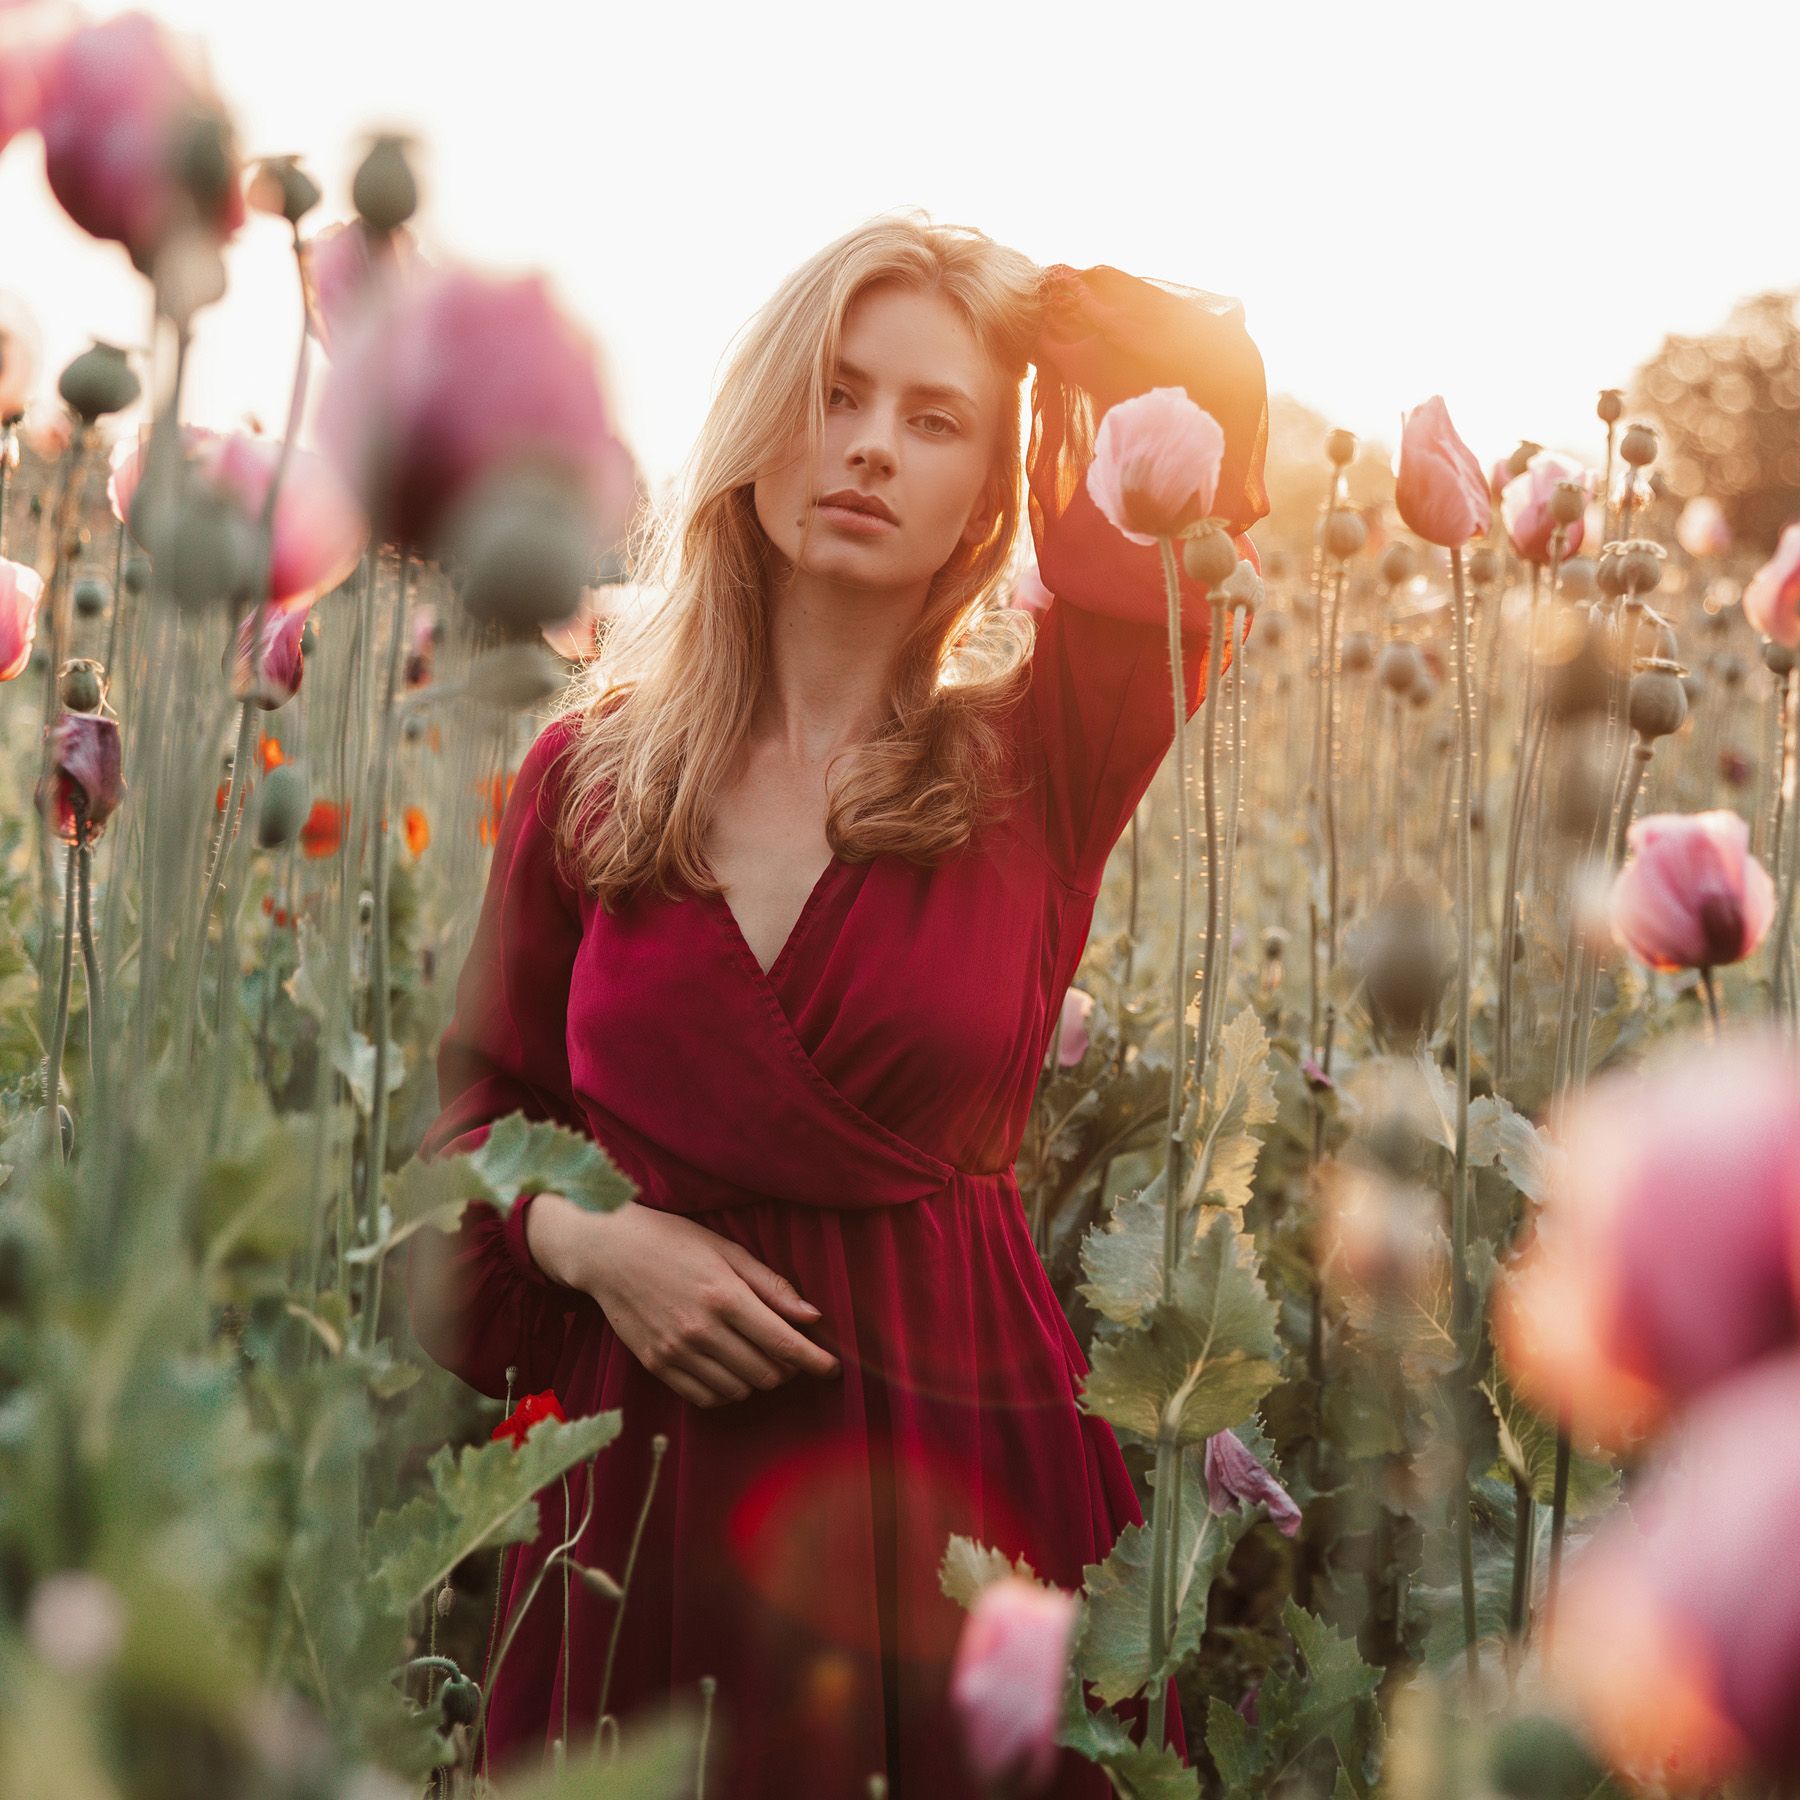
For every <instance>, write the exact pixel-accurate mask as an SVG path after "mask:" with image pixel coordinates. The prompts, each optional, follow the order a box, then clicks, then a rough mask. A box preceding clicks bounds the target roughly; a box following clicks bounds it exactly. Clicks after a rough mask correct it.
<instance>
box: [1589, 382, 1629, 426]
mask: <svg viewBox="0 0 1800 1800" xmlns="http://www.w3.org/2000/svg"><path fill="white" fill-rule="evenodd" d="M1594 411H1595V413H1596V414H1597V415H1598V417H1599V419H1600V423H1601V424H1602V425H1616V424H1618V422H1619V420H1620V419H1621V418H1623V417H1624V415H1625V395H1624V393H1623V392H1622V391H1621V390H1620V389H1618V388H1602V389H1601V390H1600V401H1599V404H1598V405H1597V406H1596V407H1595V408H1594Z"/></svg>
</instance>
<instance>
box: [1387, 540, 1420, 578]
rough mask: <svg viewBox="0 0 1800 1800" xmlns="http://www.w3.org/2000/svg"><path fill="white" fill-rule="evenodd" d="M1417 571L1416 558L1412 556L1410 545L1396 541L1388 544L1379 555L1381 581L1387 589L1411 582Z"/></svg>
mask: <svg viewBox="0 0 1800 1800" xmlns="http://www.w3.org/2000/svg"><path fill="white" fill-rule="evenodd" d="M1417 571H1418V558H1417V557H1416V556H1415V555H1414V554H1413V547H1412V545H1411V544H1408V543H1406V542H1404V541H1403V540H1402V541H1396V542H1395V543H1392V544H1389V545H1388V547H1387V548H1386V549H1385V550H1384V551H1382V553H1381V579H1382V580H1383V581H1385V582H1386V583H1387V584H1388V586H1389V587H1399V586H1400V584H1401V583H1402V582H1406V581H1411V580H1412V578H1413V576H1414V575H1415V574H1416V573H1417Z"/></svg>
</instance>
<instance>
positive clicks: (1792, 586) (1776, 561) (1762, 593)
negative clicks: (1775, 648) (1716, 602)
mask: <svg viewBox="0 0 1800 1800" xmlns="http://www.w3.org/2000/svg"><path fill="white" fill-rule="evenodd" d="M1744 617H1745V618H1746V619H1748V620H1749V621H1750V623H1751V624H1752V625H1753V626H1755V627H1756V629H1757V630H1758V631H1760V632H1761V633H1762V634H1763V636H1764V637H1766V638H1772V639H1774V641H1775V642H1776V643H1778V644H1784V645H1786V646H1787V648H1788V649H1790V650H1794V649H1800V519H1796V520H1795V521H1794V523H1793V524H1791V525H1788V526H1785V527H1784V528H1783V530H1782V533H1781V539H1780V542H1779V543H1777V544H1776V546H1775V554H1774V555H1773V556H1771V557H1770V558H1769V560H1768V561H1767V562H1766V563H1764V564H1763V566H1762V567H1761V568H1760V569H1758V570H1757V571H1756V573H1755V574H1754V575H1752V576H1751V577H1750V579H1749V580H1748V581H1747V582H1746V583H1745V584H1744Z"/></svg>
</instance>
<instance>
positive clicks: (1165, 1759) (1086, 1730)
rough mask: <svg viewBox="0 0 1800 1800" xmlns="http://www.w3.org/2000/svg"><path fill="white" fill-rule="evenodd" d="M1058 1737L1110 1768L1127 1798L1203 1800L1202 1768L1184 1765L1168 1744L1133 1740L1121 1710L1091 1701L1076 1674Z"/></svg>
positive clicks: (1066, 1694) (1065, 1696) (1066, 1692)
mask: <svg viewBox="0 0 1800 1800" xmlns="http://www.w3.org/2000/svg"><path fill="white" fill-rule="evenodd" d="M1056 1741H1057V1742H1058V1743H1059V1744H1062V1745H1064V1746H1066V1747H1067V1748H1068V1749H1070V1750H1074V1751H1076V1752H1078V1753H1079V1754H1080V1755H1082V1756H1085V1757H1086V1758H1087V1759H1088V1761H1089V1762H1091V1763H1098V1764H1099V1765H1100V1767H1101V1768H1103V1769H1108V1770H1110V1771H1111V1772H1112V1774H1113V1775H1114V1776H1115V1777H1116V1780H1115V1782H1114V1786H1115V1789H1116V1791H1118V1792H1121V1793H1123V1794H1124V1795H1125V1796H1126V1800H1199V1793H1200V1776H1199V1771H1198V1770H1196V1769H1192V1768H1183V1767H1182V1764H1181V1760H1180V1758H1179V1757H1177V1756H1176V1754H1175V1752H1174V1751H1173V1750H1170V1749H1168V1748H1166V1747H1165V1748H1163V1749H1157V1750H1148V1749H1145V1748H1144V1747H1143V1746H1142V1745H1140V1744H1135V1743H1133V1742H1132V1739H1131V1730H1130V1728H1129V1727H1128V1726H1127V1725H1126V1723H1125V1721H1124V1720H1123V1719H1121V1718H1120V1717H1119V1715H1118V1714H1117V1713H1115V1712H1113V1711H1111V1710H1110V1709H1109V1708H1107V1707H1094V1706H1090V1705H1089V1704H1088V1703H1087V1701H1086V1700H1085V1699H1084V1698H1083V1697H1082V1687H1081V1682H1080V1681H1079V1680H1078V1679H1071V1680H1070V1682H1069V1684H1068V1687H1067V1688H1066V1689H1065V1690H1064V1693H1063V1713H1062V1720H1061V1723H1060V1726H1059V1729H1058V1733H1057V1739H1056Z"/></svg>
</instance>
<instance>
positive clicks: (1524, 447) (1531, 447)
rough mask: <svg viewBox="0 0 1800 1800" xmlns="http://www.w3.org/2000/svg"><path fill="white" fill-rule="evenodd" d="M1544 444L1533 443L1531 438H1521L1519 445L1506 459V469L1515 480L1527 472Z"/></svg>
mask: <svg viewBox="0 0 1800 1800" xmlns="http://www.w3.org/2000/svg"><path fill="white" fill-rule="evenodd" d="M1543 447H1544V446H1543V445H1542V444H1536V443H1533V442H1532V440H1531V439H1530V438H1521V439H1520V440H1519V447H1518V448H1517V449H1516V450H1515V451H1514V452H1513V453H1512V455H1511V456H1509V457H1508V458H1507V459H1506V471H1507V473H1508V474H1509V475H1511V476H1512V477H1513V478H1514V479H1515V480H1516V479H1517V478H1518V477H1519V476H1521V475H1523V474H1524V473H1525V469H1526V466H1527V465H1528V464H1529V463H1530V461H1531V459H1532V458H1533V457H1534V456H1536V455H1537V453H1538V452H1539V451H1540V450H1541V449H1543Z"/></svg>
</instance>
